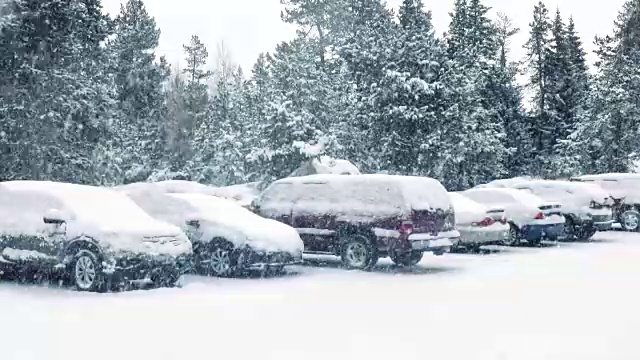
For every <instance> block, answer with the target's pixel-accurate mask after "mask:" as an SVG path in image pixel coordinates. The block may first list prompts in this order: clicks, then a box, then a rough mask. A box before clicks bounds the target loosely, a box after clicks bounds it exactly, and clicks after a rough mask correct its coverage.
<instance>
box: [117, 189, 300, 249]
mask: <svg viewBox="0 0 640 360" xmlns="http://www.w3.org/2000/svg"><path fill="white" fill-rule="evenodd" d="M118 191H120V192H123V193H124V194H126V195H128V196H129V197H130V198H131V199H132V200H133V201H135V202H136V204H138V206H140V207H141V208H142V209H144V211H146V212H147V213H149V214H150V215H151V216H153V217H155V218H157V219H160V220H162V221H167V222H170V223H172V224H174V225H176V226H180V227H185V226H186V222H187V221H190V220H199V221H200V229H199V231H201V232H202V234H201V238H200V241H203V242H208V241H211V240H212V239H213V238H214V237H222V238H225V239H226V240H228V241H230V242H232V243H233V244H234V245H235V246H243V245H249V246H251V247H252V248H254V249H255V250H262V251H289V252H297V251H302V248H303V244H302V240H301V239H300V236H299V235H298V233H297V231H296V230H295V229H294V228H292V227H290V226H288V225H285V224H282V223H279V222H277V221H274V220H269V219H264V218H262V217H260V216H258V215H256V214H254V213H252V212H251V211H249V210H247V209H244V208H242V207H240V206H239V205H236V204H235V203H233V202H232V201H230V200H225V199H222V198H218V197H215V196H210V195H203V194H193V193H191V194H190V193H166V192H164V191H162V189H160V188H158V187H157V186H155V183H135V184H129V185H123V186H119V187H118Z"/></svg>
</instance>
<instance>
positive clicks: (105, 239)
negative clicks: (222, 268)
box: [0, 181, 191, 255]
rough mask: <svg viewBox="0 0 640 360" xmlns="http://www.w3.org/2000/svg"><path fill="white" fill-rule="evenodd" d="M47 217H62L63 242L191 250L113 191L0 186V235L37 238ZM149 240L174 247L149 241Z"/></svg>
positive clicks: (37, 184) (45, 184) (176, 233)
mask: <svg viewBox="0 0 640 360" xmlns="http://www.w3.org/2000/svg"><path fill="white" fill-rule="evenodd" d="M46 215H48V216H51V215H56V216H57V217H64V219H63V220H65V221H66V227H67V237H76V236H82V235H85V236H88V237H91V238H93V239H95V240H96V241H98V242H99V243H100V245H101V246H102V247H103V248H104V250H106V251H113V252H132V253H154V254H166V255H181V254H183V253H185V252H188V251H190V250H191V244H190V243H189V241H187V239H186V236H185V234H184V233H183V232H182V231H181V230H180V228H178V227H176V226H173V225H170V224H168V223H165V222H162V221H158V220H156V219H154V218H152V217H151V216H149V215H148V214H147V213H145V212H144V211H143V210H142V209H140V208H139V207H138V206H137V205H136V204H135V203H134V202H133V201H131V199H129V198H128V197H126V196H124V195H122V194H118V193H117V192H115V191H112V190H109V189H105V188H99V187H94V186H87V185H77V184H67V183H58V182H50V181H8V182H2V183H0V217H1V218H0V224H2V225H0V228H1V229H2V230H3V231H7V232H12V233H14V234H15V233H22V234H25V233H26V234H37V233H42V232H43V231H46V230H47V229H48V227H47V225H46V224H44V223H43V217H44V216H46ZM153 238H173V242H171V243H169V244H166V243H153V242H149V241H150V240H151V239H153ZM146 240H149V241H146Z"/></svg>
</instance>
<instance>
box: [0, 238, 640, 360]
mask: <svg viewBox="0 0 640 360" xmlns="http://www.w3.org/2000/svg"><path fill="white" fill-rule="evenodd" d="M314 263H315V262H314ZM334 264H337V262H335V263H331V262H330V263H329V264H326V265H324V266H301V267H296V268H293V269H292V271H293V272H294V273H292V274H289V275H288V276H285V277H281V278H270V279H218V278H205V277H188V278H186V279H185V286H184V287H183V288H181V289H159V290H149V291H132V292H126V293H112V294H93V293H79V292H74V291H70V290H67V289H60V288H57V287H53V288H51V287H45V286H40V285H24V284H15V283H12V282H3V283H0V305H1V306H0V354H1V355H0V359H2V360H17V359H34V360H48V359H51V360H62V359H64V360H75V359H83V360H85V359H92V360H99V359H100V360H101V359H105V360H128V359H136V360H142V359H153V360H164V359H167V360H169V359H171V360H190V359H207V360H209V359H274V360H275V359H278V360H288V359H296V360H299V359H305V360H310V359H350V360H351V359H367V360H374V359H394V358H395V359H403V360H405V359H420V360H424V359H438V360H445V359H455V360H485V359H486V360H511V359H513V360H530V359H531V360H555V359H558V360H571V359H579V360H589V359H598V360H621V359H629V360H632V359H633V360H637V359H639V358H640V348H638V346H637V336H638V335H640V311H639V310H638V309H639V304H640V281H638V279H640V235H635V234H628V233H613V232H612V233H604V234H598V235H596V238H595V241H594V242H593V243H582V244H560V245H559V246H550V247H547V248H535V249H532V248H516V249H502V251H498V252H495V253H493V254H490V255H484V256H481V255H454V254H446V255H445V256H442V257H433V256H425V258H424V259H423V260H422V262H421V264H420V267H419V268H418V269H414V271H413V272H410V273H408V272H407V271H400V270H397V269H395V268H393V267H392V266H391V265H390V263H389V262H386V261H381V262H380V265H378V266H377V267H376V269H375V270H374V271H373V272H369V273H367V272H357V271H354V272H350V271H346V270H341V269H338V268H337V267H336V266H335V265H334Z"/></svg>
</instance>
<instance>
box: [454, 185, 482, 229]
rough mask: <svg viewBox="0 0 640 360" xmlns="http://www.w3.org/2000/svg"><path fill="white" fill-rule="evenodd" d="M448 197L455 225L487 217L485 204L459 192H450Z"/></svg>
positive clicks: (468, 223) (467, 223) (466, 223)
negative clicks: (454, 216)
mask: <svg viewBox="0 0 640 360" xmlns="http://www.w3.org/2000/svg"><path fill="white" fill-rule="evenodd" d="M449 197H450V198H451V202H452V203H453V209H454V211H455V214H456V225H470V224H471V223H474V222H479V221H482V220H483V219H484V218H485V217H487V211H488V208H487V207H486V206H484V205H482V204H480V203H478V202H476V201H474V200H471V199H470V198H468V197H466V196H464V195H462V194H460V193H455V192H450V193H449Z"/></svg>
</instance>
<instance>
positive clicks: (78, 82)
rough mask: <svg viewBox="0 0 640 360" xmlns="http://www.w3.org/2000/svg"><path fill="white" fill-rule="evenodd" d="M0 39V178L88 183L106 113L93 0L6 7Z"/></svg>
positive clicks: (101, 26)
mask: <svg viewBox="0 0 640 360" xmlns="http://www.w3.org/2000/svg"><path fill="white" fill-rule="evenodd" d="M7 6H8V8H9V12H10V13H12V14H13V16H12V17H10V21H8V23H6V24H5V25H4V27H3V29H2V33H0V48H1V49H2V51H1V52H0V93H2V94H3V96H2V97H0V122H1V125H2V126H1V128H2V132H1V134H0V135H1V136H0V164H1V165H0V177H2V178H4V179H17V178H28V179H48V180H61V181H73V182H82V183H95V182H98V181H100V175H99V174H96V172H95V170H96V168H95V165H96V162H97V161H98V159H97V157H96V153H95V152H96V151H97V149H99V148H100V143H101V141H102V139H104V138H108V136H109V134H108V130H109V129H108V127H109V121H110V119H111V118H112V116H113V111H114V101H113V98H114V94H113V92H112V88H113V85H112V83H111V82H110V76H109V74H108V72H107V70H106V69H107V66H108V58H107V56H106V54H105V52H104V48H103V47H102V46H101V45H102V43H103V42H104V40H105V39H106V38H107V36H108V35H109V33H110V26H109V19H108V17H106V16H105V15H104V14H103V13H102V6H101V3H100V1H98V0H86V1H75V0H57V1H41V0H22V1H11V2H10V3H9V4H8V5H7Z"/></svg>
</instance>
